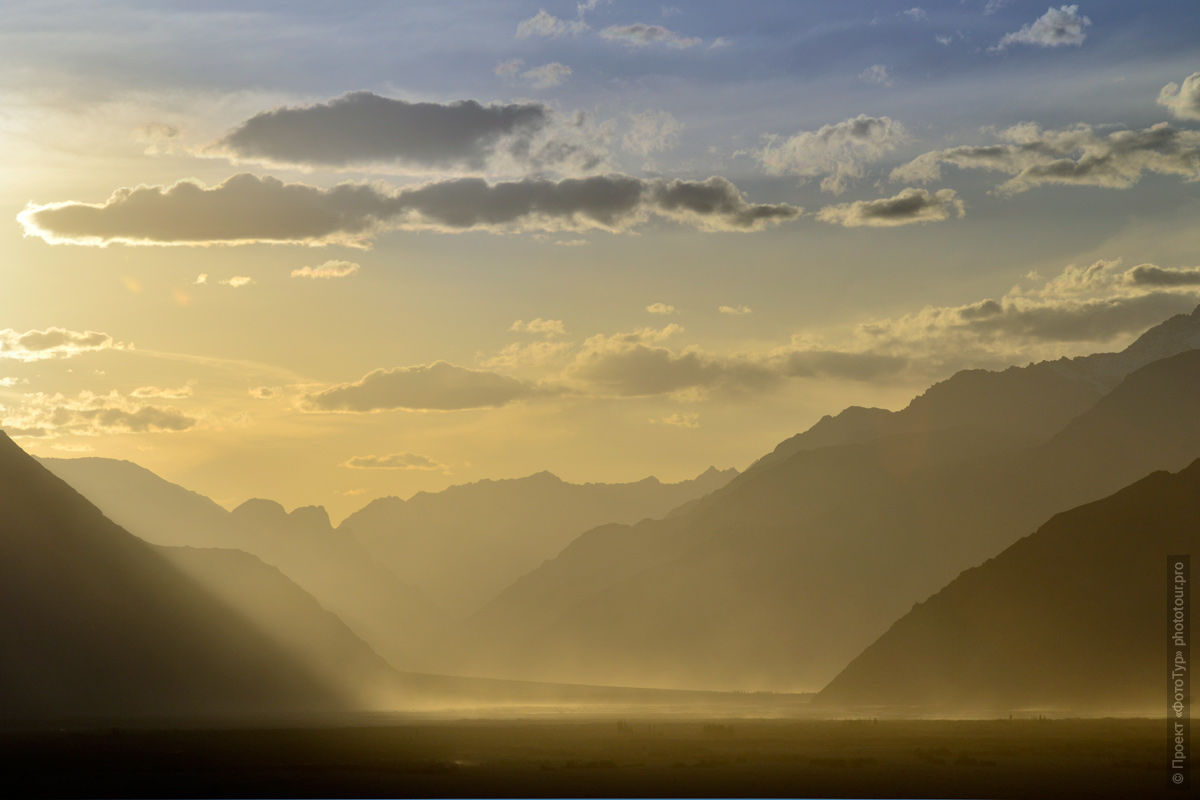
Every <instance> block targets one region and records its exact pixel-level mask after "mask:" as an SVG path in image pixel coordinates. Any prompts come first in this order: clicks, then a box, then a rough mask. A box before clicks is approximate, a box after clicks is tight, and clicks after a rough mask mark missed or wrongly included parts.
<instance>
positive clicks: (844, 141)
mask: <svg viewBox="0 0 1200 800" xmlns="http://www.w3.org/2000/svg"><path fill="white" fill-rule="evenodd" d="M906 136H907V134H906V132H905V129H904V126H903V125H901V124H900V123H899V122H896V121H895V120H893V119H891V118H890V117H869V116H867V115H866V114H859V115H858V116H857V117H854V118H852V119H848V120H845V121H843V122H838V123H836V124H834V125H825V126H823V127H821V128H819V129H817V130H815V131H801V132H800V133H797V134H795V135H794V136H790V137H788V138H786V139H781V138H780V137H777V136H773V137H768V139H767V143H766V145H765V146H764V147H763V148H762V149H761V150H758V151H756V152H755V153H754V155H755V156H756V157H757V158H758V160H759V161H760V162H761V163H762V165H763V167H764V168H765V169H766V170H767V172H769V173H771V174H772V175H783V174H792V175H798V176H800V177H802V178H815V177H817V176H819V175H823V176H825V177H824V178H823V179H822V181H821V189H822V190H824V191H827V192H834V193H841V192H842V191H844V190H845V189H846V186H847V185H848V184H849V183H850V181H852V180H855V179H858V178H862V177H863V176H864V175H865V173H866V165H867V164H869V163H871V162H873V161H877V160H879V159H880V158H882V157H883V156H884V155H886V154H888V153H890V152H891V151H892V150H894V149H896V147H897V146H898V145H899V144H900V143H901V142H903V141H904V139H905V138H906Z"/></svg>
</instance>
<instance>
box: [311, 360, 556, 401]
mask: <svg viewBox="0 0 1200 800" xmlns="http://www.w3.org/2000/svg"><path fill="white" fill-rule="evenodd" d="M537 391H538V390H537V389H536V388H535V387H534V386H531V385H530V384H528V383H525V382H523V381H519V380H516V379H515V378H509V377H507V376H504V375H498V374H496V373H494V372H483V371H480V370H473V369H466V368H465V367H459V366H456V365H454V364H449V363H447V362H445V361H438V362H436V363H433V364H421V365H418V366H413V367H396V368H395V369H377V370H374V371H372V372H368V373H367V374H366V375H364V376H363V377H362V378H360V379H359V380H357V381H354V382H353V383H343V384H339V385H337V386H332V387H330V388H328V389H324V390H322V391H318V392H312V393H309V394H307V395H305V398H304V407H305V408H306V409H307V410H311V411H350V412H366V411H384V410H391V409H407V410H413V411H423V410H435V411H457V410H461V409H468V408H492V407H495V406H502V405H506V404H508V403H511V402H512V401H514V400H519V399H522V398H526V397H530V396H532V395H534V394H536V393H537Z"/></svg>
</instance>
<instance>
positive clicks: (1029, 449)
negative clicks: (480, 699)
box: [458, 314, 1200, 690]
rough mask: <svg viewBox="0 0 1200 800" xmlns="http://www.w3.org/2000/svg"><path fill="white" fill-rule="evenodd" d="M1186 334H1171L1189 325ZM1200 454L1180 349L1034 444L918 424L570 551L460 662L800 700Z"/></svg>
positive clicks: (510, 597) (756, 477) (983, 431)
mask: <svg viewBox="0 0 1200 800" xmlns="http://www.w3.org/2000/svg"><path fill="white" fill-rule="evenodd" d="M1183 320H1184V321H1185V322H1186V323H1187V324H1186V325H1183V326H1182V329H1183V338H1184V339H1187V338H1188V337H1190V336H1191V335H1192V334H1194V332H1195V327H1196V326H1197V324H1200V316H1198V315H1196V314H1192V315H1190V316H1184V317H1183ZM1168 324H1171V323H1168ZM1152 333H1153V332H1152ZM1145 338H1146V337H1143V339H1145ZM1152 338H1153V337H1152ZM1159 344H1161V342H1160V343H1159ZM1167 349H1168V350H1169V349H1171V348H1167ZM1107 363H1109V364H1110V365H1111V364H1113V363H1115V362H1114V361H1113V360H1112V359H1108V360H1107ZM1011 372H1012V371H1006V372H1005V373H998V374H999V375H1005V374H1008V373H1011ZM1015 374H1016V375H1017V376H1022V375H1023V373H1020V372H1017V373H1015ZM1018 380H1023V378H1022V377H1018ZM1030 413H1033V412H1032V410H1031V412H1030ZM1033 427H1035V426H1033V425H1029V426H1026V429H1027V430H1029V429H1032V428H1033ZM1198 454H1200V351H1195V350H1193V351H1190V352H1184V353H1181V354H1180V355H1176V356H1173V357H1170V358H1167V359H1163V360H1161V361H1158V362H1155V363H1153V364H1150V365H1149V366H1146V367H1143V368H1142V369H1139V370H1137V371H1135V372H1134V373H1133V374H1131V375H1129V376H1128V377H1127V378H1125V380H1124V381H1122V382H1121V383H1120V385H1118V387H1117V388H1116V389H1114V390H1113V391H1112V392H1110V393H1109V394H1108V395H1106V396H1104V397H1102V398H1101V400H1100V401H1099V402H1097V403H1095V404H1094V405H1093V406H1092V407H1091V408H1090V409H1088V410H1087V411H1086V412H1085V413H1083V414H1081V415H1079V416H1078V417H1077V418H1076V419H1074V420H1073V421H1071V422H1070V423H1069V424H1067V425H1066V426H1065V427H1064V428H1063V429H1062V430H1061V431H1060V432H1059V433H1058V434H1056V435H1055V436H1053V437H1051V438H1050V439H1049V440H1047V441H1044V442H1042V443H1035V444H1029V443H1028V438H1027V437H1026V438H1023V437H1020V436H1017V435H1015V434H1014V432H1013V426H1010V425H1003V426H1001V427H1000V428H999V429H997V428H989V427H983V426H969V427H958V428H953V427H945V428H943V427H940V425H931V426H929V428H928V429H926V430H922V431H916V432H908V433H904V434H899V435H890V436H884V437H881V438H877V439H874V440H871V441H865V442H858V443H854V444H848V445H843V446H833V447H823V448H816V449H810V450H800V451H798V452H796V453H794V454H792V455H791V456H788V457H785V458H781V459H776V460H773V461H771V462H767V461H765V460H764V462H761V463H760V464H758V465H756V466H755V467H753V468H751V469H750V470H747V472H746V473H745V474H743V475H742V476H739V477H738V478H737V479H735V480H734V481H733V482H731V483H730V484H729V485H728V486H727V487H725V488H724V489H722V490H719V491H717V492H715V493H713V494H712V495H710V496H708V497H706V498H704V499H702V500H700V501H698V502H696V503H693V504H691V505H690V506H689V507H687V508H686V509H683V510H682V511H681V512H680V513H677V514H673V515H671V516H670V517H669V518H667V519H664V520H659V521H647V522H642V523H639V524H638V525H635V526H632V527H629V526H607V527H603V528H598V529H595V530H593V531H590V532H588V533H586V534H584V535H583V536H581V537H579V538H578V539H577V540H576V541H574V542H572V543H571V545H570V546H568V547H567V548H566V549H565V550H564V551H563V552H562V553H561V554H560V555H559V556H558V557H557V558H556V559H554V560H553V561H550V562H548V563H547V564H545V565H543V566H542V567H540V568H539V569H537V570H535V571H533V572H531V573H530V574H528V575H526V576H524V577H522V578H521V579H520V580H519V581H517V582H516V583H514V584H513V585H512V586H511V587H509V588H508V589H506V590H505V591H504V592H503V593H502V594H501V595H500V596H499V597H498V598H497V599H496V600H495V601H494V602H493V603H492V604H490V605H489V606H488V607H486V608H485V609H484V610H483V611H481V612H480V613H479V614H477V615H476V616H475V617H474V618H473V619H472V620H471V621H470V624H469V626H468V629H467V632H466V634H465V636H464V640H463V641H462V642H460V643H459V650H458V656H459V657H460V658H462V659H464V662H465V663H466V664H468V665H469V666H470V668H473V669H488V668H491V669H494V670H497V674H505V675H508V676H512V677H516V676H520V677H525V678H537V679H543V680H551V679H564V680H565V679H572V680H586V681H594V682H615V683H634V684H638V685H662V686H708V687H712V688H717V687H720V688H739V689H755V688H771V689H778V690H789V689H790V690H805V689H811V688H816V687H819V686H821V685H824V684H825V683H827V682H828V681H829V680H830V679H831V678H832V677H833V676H834V675H835V674H836V673H837V671H838V670H840V669H841V668H842V667H843V666H844V665H845V664H846V663H847V661H848V660H849V659H850V658H852V657H853V656H854V655H855V654H857V653H858V652H861V650H862V648H863V647H865V646H867V645H868V644H869V643H870V642H871V641H873V640H874V639H875V638H877V637H878V636H879V635H880V634H882V633H883V632H884V630H886V628H887V626H888V625H889V624H890V623H891V622H893V621H894V620H895V619H897V618H898V617H899V616H900V615H901V614H903V613H904V612H905V611H907V610H908V609H909V608H910V607H911V605H912V603H913V602H914V601H917V600H920V599H922V598H925V597H928V596H929V595H930V594H931V593H932V592H934V591H936V590H937V589H938V588H939V587H941V586H944V585H945V584H946V582H947V581H949V580H951V579H952V578H953V577H954V576H955V575H957V574H958V573H959V572H960V571H961V570H963V569H965V568H967V567H969V566H971V565H973V564H977V563H979V562H980V561H982V560H983V559H985V558H988V557H989V556H992V555H994V554H995V553H997V552H999V551H1000V550H1002V549H1003V548H1004V547H1006V546H1008V545H1009V544H1011V543H1012V542H1013V541H1015V540H1016V539H1017V538H1018V537H1019V536H1020V535H1021V534H1022V533H1023V532H1025V531H1028V530H1030V529H1032V528H1034V527H1035V526H1036V525H1037V524H1038V523H1039V522H1040V521H1042V520H1044V519H1046V518H1047V517H1049V516H1050V515H1051V514H1053V513H1055V512H1057V511H1060V510H1062V509H1064V508H1070V507H1072V506H1075V505H1079V504H1080V503H1084V502H1088V501H1091V500H1094V499H1096V498H1098V497H1103V496H1104V495H1106V494H1108V493H1111V492H1113V491H1115V490H1117V489H1118V488H1120V487H1121V486H1124V485H1127V484H1128V483H1130V482H1131V481H1133V480H1136V479H1137V478H1138V477H1140V476H1142V475H1145V474H1147V473H1149V472H1151V471H1153V470H1156V469H1180V468H1181V467H1182V466H1184V465H1186V464H1188V463H1189V462H1190V461H1191V460H1192V459H1193V458H1195V457H1196V456H1197V455H1198ZM718 643H719V644H718Z"/></svg>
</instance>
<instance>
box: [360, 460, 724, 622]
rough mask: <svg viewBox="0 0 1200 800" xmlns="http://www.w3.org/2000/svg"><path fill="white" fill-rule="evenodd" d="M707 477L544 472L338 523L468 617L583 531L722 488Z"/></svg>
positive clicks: (369, 509)
mask: <svg viewBox="0 0 1200 800" xmlns="http://www.w3.org/2000/svg"><path fill="white" fill-rule="evenodd" d="M736 474H737V472H736V470H732V469H729V470H717V469H715V468H711V467H710V468H709V469H708V470H707V471H705V472H704V473H703V474H701V475H699V476H697V477H696V478H694V479H692V480H690V481H683V482H681V483H668V484H664V483H661V482H659V481H658V480H657V479H656V478H646V479H644V480H641V481H638V482H636V483H621V484H603V483H588V484H572V483H566V482H565V481H562V480H560V479H559V478H557V477H556V476H554V475H552V474H551V473H549V472H539V473H537V474H536V475H530V476H529V477H526V478H518V479H512V480H485V481H479V482H477V483H470V484H465V485H461V486H452V487H450V488H449V489H446V490H444V491H441V492H436V493H428V492H421V493H419V494H417V495H415V496H413V497H412V498H410V499H409V500H408V501H404V500H401V499H400V498H398V497H386V498H381V499H379V500H375V501H373V502H371V503H369V504H368V505H367V506H366V507H365V508H363V509H362V510H360V511H358V512H357V513H355V514H352V515H350V516H349V517H347V518H346V520H345V521H344V522H342V524H341V526H340V527H339V532H346V531H350V532H351V533H352V534H353V535H354V536H355V537H356V538H357V539H358V540H359V541H361V542H362V543H363V544H364V545H366V547H367V548H368V549H369V550H370V552H371V553H372V554H374V555H375V557H376V558H378V559H379V560H380V561H381V562H382V563H384V564H386V565H387V566H388V567H390V568H391V569H392V570H393V571H394V572H395V573H396V574H397V575H399V576H400V577H401V579H403V580H404V581H405V582H407V583H410V584H411V585H413V586H416V587H418V588H419V589H421V590H422V591H424V592H426V593H427V594H428V596H429V597H431V598H433V599H434V600H435V602H437V603H438V604H439V605H440V606H442V607H443V608H446V609H449V610H451V611H454V612H457V613H462V614H465V613H468V612H470V611H473V610H475V609H477V608H478V607H479V606H481V605H482V604H483V603H485V602H486V601H487V600H489V599H491V598H492V597H493V596H494V595H495V594H496V593H497V592H498V591H500V590H501V589H503V588H504V587H505V586H507V585H508V584H509V583H511V582H512V581H513V580H515V579H516V578H517V577H519V576H520V575H522V574H524V573H525V572H528V571H529V570H531V569H533V568H534V567H536V566H537V565H538V564H540V563H542V561H544V560H545V559H547V558H550V557H552V556H553V555H554V554H555V553H557V552H558V551H559V550H561V549H562V548H563V547H564V546H566V545H567V543H569V542H570V541H571V540H572V539H574V538H575V537H576V536H578V535H579V534H580V533H582V532H583V531H586V530H588V529H589V528H592V527H595V526H596V525H600V524H603V523H607V522H636V521H638V520H640V519H645V518H648V517H660V516H662V515H664V514H666V513H667V512H668V511H670V510H671V509H673V508H675V507H676V506H679V505H682V504H683V503H686V502H688V501H689V500H692V499H694V498H697V497H700V496H702V495H705V494H708V493H709V492H711V491H713V490H714V489H717V488H720V487H721V486H723V485H725V484H726V483H728V482H729V480H730V479H731V478H733V476H735V475H736Z"/></svg>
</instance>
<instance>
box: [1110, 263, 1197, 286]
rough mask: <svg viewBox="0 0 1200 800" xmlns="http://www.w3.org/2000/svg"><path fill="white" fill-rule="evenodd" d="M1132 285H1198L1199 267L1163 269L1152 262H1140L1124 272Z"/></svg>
mask: <svg viewBox="0 0 1200 800" xmlns="http://www.w3.org/2000/svg"><path fill="white" fill-rule="evenodd" d="M1126 280H1127V281H1128V282H1129V283H1130V284H1132V285H1134V286H1200V268H1193V269H1165V268H1163V267H1158V266H1155V265H1154V264H1140V265H1138V266H1136V267H1134V268H1132V269H1131V270H1129V272H1128V273H1126Z"/></svg>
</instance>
